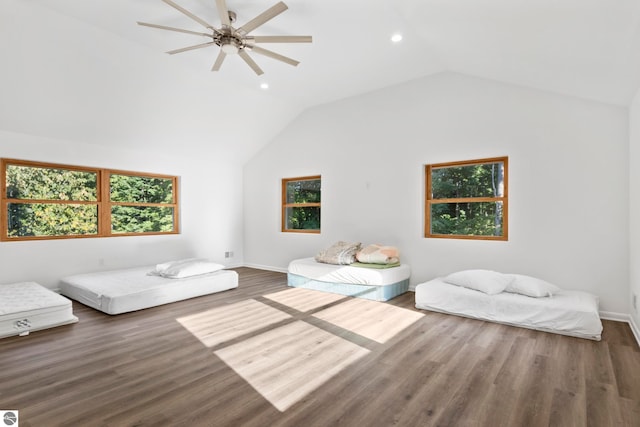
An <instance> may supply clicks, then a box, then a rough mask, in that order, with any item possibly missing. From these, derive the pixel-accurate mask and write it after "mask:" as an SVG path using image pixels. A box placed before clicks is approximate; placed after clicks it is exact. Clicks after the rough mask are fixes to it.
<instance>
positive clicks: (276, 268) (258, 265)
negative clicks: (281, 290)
mask: <svg viewBox="0 0 640 427" xmlns="http://www.w3.org/2000/svg"><path fill="white" fill-rule="evenodd" d="M242 266H243V267H249V268H257V269H258V270H267V271H277V272H278V273H286V272H287V269H286V268H281V267H272V266H270V265H260V264H248V263H245V264H243V265H242Z"/></svg>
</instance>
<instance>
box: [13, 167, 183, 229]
mask: <svg viewBox="0 0 640 427" xmlns="http://www.w3.org/2000/svg"><path fill="white" fill-rule="evenodd" d="M1 164H2V171H3V172H4V176H3V177H2V184H3V185H2V200H1V201H2V209H1V210H0V219H1V220H2V222H1V223H0V224H1V227H0V230H2V234H1V236H0V238H1V239H2V240H22V239H33V238H36V239H44V238H60V237H81V236H85V237H90V236H101V237H106V236H111V235H123V234H138V233H175V232H177V209H178V205H177V197H176V195H175V187H176V183H177V178H176V177H169V176H153V175H150V176H142V175H140V174H137V173H131V174H127V173H120V172H118V173H116V172H111V171H108V170H105V169H91V168H81V167H75V166H68V167H67V166H61V165H50V164H44V163H35V162H26V161H21V160H7V159H2V163H1ZM101 182H102V183H103V184H101ZM105 186H106V187H105ZM101 188H102V191H101ZM104 193H107V194H104ZM101 194H102V195H101ZM101 212H102V214H101ZM109 221H110V223H107V222H109ZM103 222H104V224H103ZM101 224H102V225H101Z"/></svg>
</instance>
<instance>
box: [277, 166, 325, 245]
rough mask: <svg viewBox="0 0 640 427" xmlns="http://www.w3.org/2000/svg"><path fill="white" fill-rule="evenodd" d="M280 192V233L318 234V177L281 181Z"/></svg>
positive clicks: (319, 182) (319, 181)
mask: <svg viewBox="0 0 640 427" xmlns="http://www.w3.org/2000/svg"><path fill="white" fill-rule="evenodd" d="M282 192H283V194H282V199H283V204H282V231H301V232H308V233H318V232H320V200H321V179H320V177H319V176H312V177H302V178H288V179H283V180H282Z"/></svg>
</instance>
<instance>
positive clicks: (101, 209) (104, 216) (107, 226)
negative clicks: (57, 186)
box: [0, 158, 180, 242]
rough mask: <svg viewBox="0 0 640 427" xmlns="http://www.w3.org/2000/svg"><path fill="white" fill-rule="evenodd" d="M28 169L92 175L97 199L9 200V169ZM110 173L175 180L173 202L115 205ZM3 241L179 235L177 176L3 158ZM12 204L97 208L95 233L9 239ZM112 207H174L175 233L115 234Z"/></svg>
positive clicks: (0, 221)
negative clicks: (9, 214) (8, 221)
mask: <svg viewBox="0 0 640 427" xmlns="http://www.w3.org/2000/svg"><path fill="white" fill-rule="evenodd" d="M9 165H11V166H25V167H34V168H45V169H63V170H71V171H78V172H89V173H95V174H96V199H97V200H95V201H76V200H55V199H51V200H50V199H44V200H36V199H10V198H8V197H7V166H9ZM111 174H116V175H126V176H140V177H145V178H160V179H170V180H172V195H173V200H172V203H138V202H112V201H111V200H110V194H111V191H110V190H111V189H110V177H111ZM0 181H1V183H0V241H2V242H19V241H29V240H58V239H87V238H97V237H120V236H150V235H167V234H179V233H180V206H179V202H178V201H179V197H178V177H177V176H174V175H162V174H155V173H145V172H134V171H124V170H117V169H106V168H94V167H85V166H75V165H66V164H59V163H48V162H35V161H30V160H18V159H5V158H2V159H0ZM9 203H25V204H27V203H28V204H44V203H46V204H73V205H95V206H96V207H97V210H98V215H97V221H98V224H97V228H98V232H97V233H96V234H73V235H56V236H20V237H9V226H8V223H7V205H8V204H9ZM113 206H143V207H144V206H153V207H170V208H173V230H172V231H149V232H140V233H113V232H112V231H111V208H112V207H113Z"/></svg>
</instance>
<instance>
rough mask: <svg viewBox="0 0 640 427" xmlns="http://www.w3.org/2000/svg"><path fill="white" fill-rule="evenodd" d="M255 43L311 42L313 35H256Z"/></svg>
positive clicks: (253, 38)
mask: <svg viewBox="0 0 640 427" xmlns="http://www.w3.org/2000/svg"><path fill="white" fill-rule="evenodd" d="M249 40H253V42H254V43H311V42H312V39H311V36H254V37H250V38H249Z"/></svg>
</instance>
